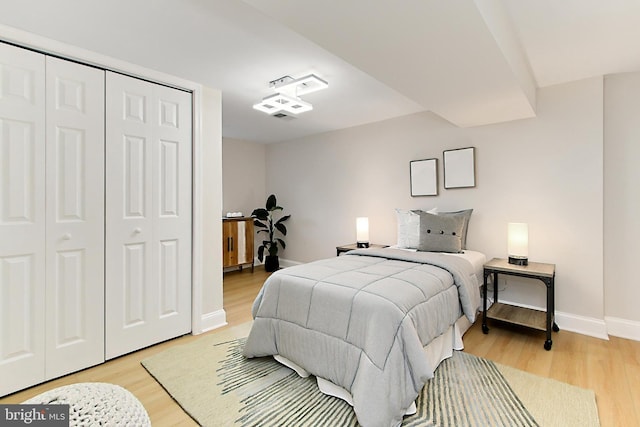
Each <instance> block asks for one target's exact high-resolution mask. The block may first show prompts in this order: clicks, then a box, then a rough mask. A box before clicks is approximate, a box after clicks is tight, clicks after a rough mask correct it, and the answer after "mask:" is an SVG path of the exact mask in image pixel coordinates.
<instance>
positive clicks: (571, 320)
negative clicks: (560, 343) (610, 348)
mask: <svg viewBox="0 0 640 427" xmlns="http://www.w3.org/2000/svg"><path fill="white" fill-rule="evenodd" d="M556 323H557V324H558V327H560V330H561V331H562V330H565V331H570V332H576V333H578V334H582V335H588V336H590V337H595V338H600V339H603V340H608V339H609V334H607V325H606V323H605V321H604V320H602V319H596V318H595V317H585V316H580V315H577V314H570V313H563V312H561V311H557V310H556Z"/></svg>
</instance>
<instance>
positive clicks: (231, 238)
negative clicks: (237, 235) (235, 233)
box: [229, 237, 233, 251]
mask: <svg viewBox="0 0 640 427" xmlns="http://www.w3.org/2000/svg"><path fill="white" fill-rule="evenodd" d="M229 239H230V240H231V251H233V237H229Z"/></svg>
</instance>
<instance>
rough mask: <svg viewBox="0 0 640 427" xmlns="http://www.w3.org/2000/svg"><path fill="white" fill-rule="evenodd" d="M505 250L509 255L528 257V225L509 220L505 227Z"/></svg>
mask: <svg viewBox="0 0 640 427" xmlns="http://www.w3.org/2000/svg"><path fill="white" fill-rule="evenodd" d="M507 252H508V255H509V256H510V257H517V258H528V257H529V225H528V224H526V223H523V222H510V223H509V225H508V227H507Z"/></svg>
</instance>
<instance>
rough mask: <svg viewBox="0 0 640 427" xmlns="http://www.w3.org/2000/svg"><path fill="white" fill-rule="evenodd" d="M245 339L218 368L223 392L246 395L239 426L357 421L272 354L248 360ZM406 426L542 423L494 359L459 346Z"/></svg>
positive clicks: (339, 403)
mask: <svg viewBox="0 0 640 427" xmlns="http://www.w3.org/2000/svg"><path fill="white" fill-rule="evenodd" d="M244 341H245V340H244V339H239V340H235V341H233V342H229V343H222V344H220V345H225V346H228V351H227V357H226V358H225V359H224V360H223V361H222V362H221V366H220V367H219V368H218V374H219V378H220V379H221V381H220V385H222V388H223V393H231V392H236V393H238V394H239V395H240V396H242V399H241V403H242V408H241V410H240V416H239V417H238V418H237V419H236V420H235V422H236V424H237V425H239V426H264V427H269V426H273V427H276V426H317V425H322V426H357V425H358V423H357V420H356V417H355V414H354V412H353V409H352V408H351V406H349V405H348V404H346V403H345V402H344V401H342V400H340V399H337V398H333V397H329V396H325V395H323V394H322V393H320V392H319V391H318V387H317V385H316V382H315V380H314V379H313V378H300V377H299V376H298V375H297V374H296V373H295V372H293V371H291V370H290V369H288V368H285V367H283V366H282V365H280V364H279V363H277V362H275V361H274V360H273V359H271V358H261V359H257V360H247V359H245V358H244V357H243V356H242V348H243V345H244ZM416 405H417V408H418V412H417V413H416V414H415V415H412V416H409V417H405V419H404V422H403V424H402V425H403V426H505V425H509V426H514V427H515V426H537V425H538V424H537V423H536V421H535V420H534V419H533V417H532V416H531V415H530V414H529V412H528V411H527V409H526V408H525V407H524V405H523V404H522V402H520V400H519V399H518V397H517V396H516V395H515V393H514V392H513V391H512V390H511V388H510V387H509V384H507V382H506V380H505V379H504V377H503V376H502V375H501V374H500V372H499V371H498V370H497V369H496V367H495V365H494V364H493V362H491V361H488V360H485V359H481V358H478V357H475V356H473V355H470V354H467V353H463V352H458V351H456V352H454V355H453V357H451V358H449V359H447V360H445V361H444V362H442V364H441V365H440V367H439V368H438V370H437V371H436V374H435V377H434V378H433V379H432V380H431V381H429V382H428V384H427V385H426V387H425V388H424V390H423V392H422V394H421V395H420V397H419V398H418V400H417V402H416Z"/></svg>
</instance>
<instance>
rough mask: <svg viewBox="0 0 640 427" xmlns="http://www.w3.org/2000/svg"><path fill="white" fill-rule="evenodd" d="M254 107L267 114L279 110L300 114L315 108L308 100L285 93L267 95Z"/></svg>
mask: <svg viewBox="0 0 640 427" xmlns="http://www.w3.org/2000/svg"><path fill="white" fill-rule="evenodd" d="M253 108H255V109H256V110H258V111H262V112H263V113H267V114H275V113H277V112H278V111H286V112H288V113H292V114H299V113H304V112H305V111H309V110H313V106H312V105H311V104H309V103H308V102H304V101H303V100H301V99H298V98H294V97H292V96H289V95H285V94H283V93H276V94H275V95H271V96H267V97H266V98H264V99H263V100H262V101H261V102H259V103H257V104H254V105H253Z"/></svg>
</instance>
